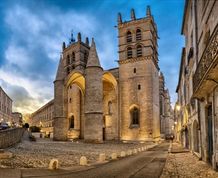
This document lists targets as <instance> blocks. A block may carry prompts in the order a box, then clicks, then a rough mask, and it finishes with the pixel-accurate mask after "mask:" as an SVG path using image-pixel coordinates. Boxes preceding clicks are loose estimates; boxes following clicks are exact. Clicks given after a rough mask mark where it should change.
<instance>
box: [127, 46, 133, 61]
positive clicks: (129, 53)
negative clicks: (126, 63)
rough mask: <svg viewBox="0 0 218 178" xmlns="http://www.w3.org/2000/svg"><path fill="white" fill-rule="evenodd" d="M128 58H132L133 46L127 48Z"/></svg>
mask: <svg viewBox="0 0 218 178" xmlns="http://www.w3.org/2000/svg"><path fill="white" fill-rule="evenodd" d="M127 58H128V59H130V58H132V48H131V47H128V48H127Z"/></svg>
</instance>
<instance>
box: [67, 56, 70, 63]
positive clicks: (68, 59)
mask: <svg viewBox="0 0 218 178" xmlns="http://www.w3.org/2000/svg"><path fill="white" fill-rule="evenodd" d="M69 64H70V56H69V55H67V65H69Z"/></svg>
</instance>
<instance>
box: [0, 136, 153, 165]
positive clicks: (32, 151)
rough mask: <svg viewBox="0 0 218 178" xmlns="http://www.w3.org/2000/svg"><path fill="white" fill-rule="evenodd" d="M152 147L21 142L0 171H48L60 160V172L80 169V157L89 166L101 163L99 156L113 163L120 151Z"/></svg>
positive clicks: (121, 144) (141, 144) (114, 143)
mask: <svg viewBox="0 0 218 178" xmlns="http://www.w3.org/2000/svg"><path fill="white" fill-rule="evenodd" d="M146 145H149V146H151V145H154V143H153V142H151V143H146V144H145V143H123V142H116V141H107V142H105V143H104V144H89V143H84V142H83V141H82V140H78V141H74V142H70V141H69V142H57V141H52V140H51V139H42V138H37V141H36V142H29V141H22V142H21V143H19V144H17V145H16V146H15V147H13V148H8V149H6V151H9V152H11V153H13V157H12V158H10V159H2V160H0V168H47V167H48V165H49V162H50V160H51V159H53V158H56V159H58V160H59V164H60V167H61V168H68V167H72V166H76V165H79V159H80V157H81V156H86V157H87V160H88V164H92V163H95V162H97V161H98V158H99V154H100V153H105V155H106V159H107V160H109V159H110V155H111V154H112V153H117V155H120V153H121V151H127V150H129V149H135V148H137V149H138V148H141V147H143V146H146Z"/></svg>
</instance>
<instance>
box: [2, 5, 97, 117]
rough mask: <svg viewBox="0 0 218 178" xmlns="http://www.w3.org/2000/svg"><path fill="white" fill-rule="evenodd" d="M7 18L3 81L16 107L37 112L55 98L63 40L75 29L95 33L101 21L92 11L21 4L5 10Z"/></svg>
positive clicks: (85, 34)
mask: <svg viewBox="0 0 218 178" xmlns="http://www.w3.org/2000/svg"><path fill="white" fill-rule="evenodd" d="M54 17H55V18H54ZM4 22H5V26H6V28H7V30H8V31H9V32H10V37H9V40H8V43H7V46H6V50H5V54H4V60H5V63H4V65H2V66H1V68H0V80H1V81H0V84H1V85H2V86H3V87H4V88H5V90H6V91H7V92H8V94H9V95H10V96H11V98H12V99H13V100H14V110H16V111H20V112H23V113H28V112H33V111H34V110H36V109H37V108H38V107H40V106H42V105H43V104H45V103H46V102H48V101H49V100H50V99H52V98H53V80H54V76H55V73H56V68H57V64H58V60H59V56H60V52H61V51H60V50H61V43H62V41H63V40H65V41H67V37H68V36H69V35H70V31H71V29H73V30H74V32H79V31H82V32H84V33H83V36H91V34H93V33H94V32H95V31H96V28H98V24H97V22H96V20H95V19H94V18H93V17H92V16H91V15H87V14H78V13H76V12H75V11H66V12H62V11H60V10H58V9H55V8H50V9H49V7H46V8H44V9H41V10H40V12H37V11H31V10H30V8H28V7H26V6H25V5H23V6H21V5H18V4H15V5H13V6H12V7H10V8H8V9H6V10H5V16H4Z"/></svg>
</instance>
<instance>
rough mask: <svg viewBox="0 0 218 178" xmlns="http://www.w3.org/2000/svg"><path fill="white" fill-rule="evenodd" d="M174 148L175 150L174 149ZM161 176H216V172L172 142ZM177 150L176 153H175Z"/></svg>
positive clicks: (217, 175)
mask: <svg viewBox="0 0 218 178" xmlns="http://www.w3.org/2000/svg"><path fill="white" fill-rule="evenodd" d="M175 150H176V151H175ZM172 152H175V153H169V155H168V157H167V161H166V164H165V167H164V170H163V173H162V175H161V178H200V177H201V178H206V177H207V178H217V177H218V172H216V171H214V170H213V169H212V167H211V166H209V165H208V164H207V163H205V162H203V161H199V159H198V158H197V157H196V156H195V155H193V154H192V153H190V152H189V151H188V152H187V151H186V150H183V149H182V148H181V146H180V145H179V144H177V143H173V146H172ZM176 152H177V153H176Z"/></svg>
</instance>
